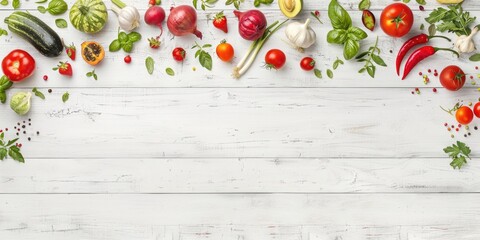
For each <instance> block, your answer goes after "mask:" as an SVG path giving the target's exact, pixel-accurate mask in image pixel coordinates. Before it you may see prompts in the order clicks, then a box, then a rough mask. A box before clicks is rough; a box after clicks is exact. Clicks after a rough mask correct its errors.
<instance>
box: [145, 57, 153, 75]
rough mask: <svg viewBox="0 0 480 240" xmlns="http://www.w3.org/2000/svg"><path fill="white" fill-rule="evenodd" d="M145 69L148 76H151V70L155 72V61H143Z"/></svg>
mask: <svg viewBox="0 0 480 240" xmlns="http://www.w3.org/2000/svg"><path fill="white" fill-rule="evenodd" d="M145 67H146V68H147V72H148V74H150V75H152V74H153V70H155V61H154V60H153V58H152V57H147V59H145Z"/></svg>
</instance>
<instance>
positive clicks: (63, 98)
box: [62, 92, 70, 103]
mask: <svg viewBox="0 0 480 240" xmlns="http://www.w3.org/2000/svg"><path fill="white" fill-rule="evenodd" d="M69 98H70V93H68V92H65V93H64V94H63V95H62V102H64V103H65V102H67V101H68V99H69Z"/></svg>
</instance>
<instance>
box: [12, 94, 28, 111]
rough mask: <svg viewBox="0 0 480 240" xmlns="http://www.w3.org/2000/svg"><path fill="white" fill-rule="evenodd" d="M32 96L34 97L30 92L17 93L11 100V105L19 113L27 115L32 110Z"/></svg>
mask: <svg viewBox="0 0 480 240" xmlns="http://www.w3.org/2000/svg"><path fill="white" fill-rule="evenodd" d="M30 98H32V94H31V93H30V92H18V93H15V95H13V97H12V100H10V107H11V108H12V110H13V111H15V112H16V113H17V114H18V115H25V114H27V113H28V111H30Z"/></svg>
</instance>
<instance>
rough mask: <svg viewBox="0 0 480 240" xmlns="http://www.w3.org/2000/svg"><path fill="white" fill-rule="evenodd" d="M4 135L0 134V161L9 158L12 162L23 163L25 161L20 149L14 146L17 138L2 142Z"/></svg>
mask: <svg viewBox="0 0 480 240" xmlns="http://www.w3.org/2000/svg"><path fill="white" fill-rule="evenodd" d="M4 138H5V133H3V132H2V133H0V160H2V161H3V160H5V159H6V158H7V156H10V157H11V158H12V159H13V160H15V161H18V162H21V163H24V162H25V159H24V158H23V155H22V153H21V152H20V148H19V147H17V145H15V143H16V142H17V141H18V138H15V139H12V140H9V141H6V140H4Z"/></svg>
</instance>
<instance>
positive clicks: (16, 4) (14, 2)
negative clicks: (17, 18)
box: [12, 0, 20, 9]
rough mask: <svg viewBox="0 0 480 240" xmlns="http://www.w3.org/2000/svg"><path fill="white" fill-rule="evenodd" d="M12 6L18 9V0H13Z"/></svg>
mask: <svg viewBox="0 0 480 240" xmlns="http://www.w3.org/2000/svg"><path fill="white" fill-rule="evenodd" d="M12 7H13V9H18V8H19V7H20V0H13V1H12Z"/></svg>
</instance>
